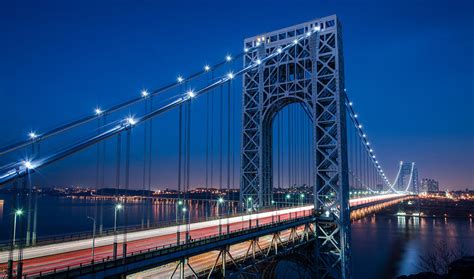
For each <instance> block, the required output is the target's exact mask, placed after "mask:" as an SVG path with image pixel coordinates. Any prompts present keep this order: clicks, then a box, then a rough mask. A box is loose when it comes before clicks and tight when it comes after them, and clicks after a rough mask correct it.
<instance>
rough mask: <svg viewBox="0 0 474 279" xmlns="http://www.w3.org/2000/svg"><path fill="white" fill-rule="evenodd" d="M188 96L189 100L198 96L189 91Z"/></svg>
mask: <svg viewBox="0 0 474 279" xmlns="http://www.w3.org/2000/svg"><path fill="white" fill-rule="evenodd" d="M186 94H187V95H188V97H189V98H194V97H195V96H196V93H194V91H192V90H189V91H188V92H187V93H186Z"/></svg>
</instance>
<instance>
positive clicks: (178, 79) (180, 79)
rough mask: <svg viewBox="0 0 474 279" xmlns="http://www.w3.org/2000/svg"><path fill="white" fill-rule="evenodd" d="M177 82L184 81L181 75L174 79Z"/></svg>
mask: <svg viewBox="0 0 474 279" xmlns="http://www.w3.org/2000/svg"><path fill="white" fill-rule="evenodd" d="M176 80H177V81H178V82H179V83H182V82H183V81H184V78H183V77H182V76H178V78H177V79H176Z"/></svg>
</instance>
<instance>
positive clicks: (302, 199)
mask: <svg viewBox="0 0 474 279" xmlns="http://www.w3.org/2000/svg"><path fill="white" fill-rule="evenodd" d="M300 199H301V206H303V201H304V194H303V193H301V194H300Z"/></svg>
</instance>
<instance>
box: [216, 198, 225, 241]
mask: <svg viewBox="0 0 474 279" xmlns="http://www.w3.org/2000/svg"><path fill="white" fill-rule="evenodd" d="M223 202H224V198H222V197H219V198H218V199H217V218H219V235H221V234H222V223H221V218H220V210H219V208H220V205H221V204H222V203H223Z"/></svg>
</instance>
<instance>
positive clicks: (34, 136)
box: [28, 132, 38, 139]
mask: <svg viewBox="0 0 474 279" xmlns="http://www.w3.org/2000/svg"><path fill="white" fill-rule="evenodd" d="M28 137H29V138H30V139H36V138H37V137H38V135H37V134H36V133H35V132H29V133H28Z"/></svg>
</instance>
